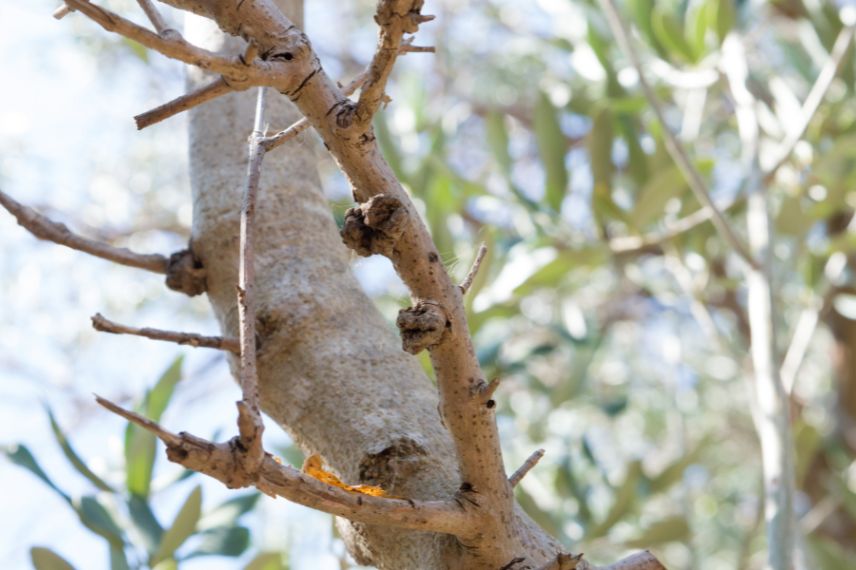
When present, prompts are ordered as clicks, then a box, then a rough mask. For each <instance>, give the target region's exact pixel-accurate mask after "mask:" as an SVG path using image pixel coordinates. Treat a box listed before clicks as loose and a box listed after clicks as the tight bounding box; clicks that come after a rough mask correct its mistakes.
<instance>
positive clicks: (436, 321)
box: [395, 301, 449, 354]
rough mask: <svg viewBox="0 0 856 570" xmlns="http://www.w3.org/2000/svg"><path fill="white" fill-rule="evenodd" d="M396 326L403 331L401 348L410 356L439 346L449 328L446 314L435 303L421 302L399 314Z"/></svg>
mask: <svg viewBox="0 0 856 570" xmlns="http://www.w3.org/2000/svg"><path fill="white" fill-rule="evenodd" d="M395 324H397V325H398V329H399V330H400V331H401V346H402V348H403V349H404V350H405V351H406V352H409V353H410V354H418V353H420V352H422V351H423V350H425V349H426V348H427V349H430V348H433V347H434V346H436V345H438V344H439V343H440V341H441V340H442V338H443V334H444V333H445V332H446V330H447V329H448V327H449V319H448V317H446V312H445V311H443V308H442V307H440V305H438V304H437V303H436V302H434V301H419V302H418V303H416V306H415V307H409V308H407V309H402V310H401V311H399V312H398V319H396V321H395Z"/></svg>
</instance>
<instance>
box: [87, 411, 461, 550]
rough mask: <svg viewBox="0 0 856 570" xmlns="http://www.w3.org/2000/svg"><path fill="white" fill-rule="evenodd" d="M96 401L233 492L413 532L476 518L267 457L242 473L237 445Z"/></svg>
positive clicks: (455, 530) (448, 529)
mask: <svg viewBox="0 0 856 570" xmlns="http://www.w3.org/2000/svg"><path fill="white" fill-rule="evenodd" d="M95 400H96V401H97V402H98V403H99V404H101V405H102V406H104V407H105V408H107V409H108V410H110V411H111V412H113V413H114V414H117V415H119V416H122V417H123V418H125V419H126V420H128V421H130V422H132V423H134V424H136V425H138V426H140V427H142V428H143V429H145V430H147V431H149V432H151V433H153V434H154V435H155V436H157V437H158V439H160V440H161V441H162V442H163V443H164V444H165V445H166V452H167V456H168V457H169V458H170V460H171V461H174V462H175V463H178V464H180V465H183V466H184V467H186V468H187V469H192V470H193V471H198V472H199V473H203V474H205V475H208V476H209V477H213V478H214V479H217V480H218V481H220V482H221V483H223V484H225V485H226V486H227V487H229V488H232V489H234V488H239V487H247V486H254V487H256V488H257V489H258V490H260V491H262V492H263V493H266V494H268V495H270V496H273V497H283V498H285V499H288V500H289V501H294V502H295V503H298V504H301V505H304V506H307V507H310V508H313V509H317V510H319V511H323V512H325V513H330V514H333V515H337V516H341V517H345V518H347V519H349V520H353V521H357V522H364V523H369V524H383V525H391V526H395V527H399V528H406V529H412V530H422V531H432V532H442V533H449V534H465V533H464V532H463V531H471V530H472V527H473V520H472V517H471V516H470V515H469V514H468V513H467V512H466V511H464V510H463V509H462V508H461V507H459V506H458V505H457V503H455V502H454V501H414V500H404V499H395V498H391V497H376V496H370V495H364V494H360V493H353V492H348V491H346V490H344V489H339V488H337V487H334V486H332V485H328V484H326V483H323V482H321V481H319V480H318V479H315V478H314V477H310V476H309V475H306V474H304V473H302V472H301V471H299V470H297V469H295V468H293V467H291V466H288V465H283V464H282V463H281V462H280V461H279V460H278V459H276V458H275V457H273V456H272V455H270V454H269V453H266V454H265V455H264V457H263V458H262V461H261V464H260V466H259V469H258V471H257V472H255V473H248V472H246V471H245V470H244V467H243V466H244V465H245V464H246V461H245V459H244V457H243V455H244V454H245V453H246V451H245V450H244V449H243V446H242V445H240V444H238V443H237V442H236V441H235V440H231V441H228V442H225V443H213V442H210V441H208V440H205V439H202V438H199V437H196V436H194V435H191V434H188V433H184V432H182V433H179V434H175V433H172V432H170V431H169V430H167V429H164V428H163V427H161V426H160V425H159V424H157V423H156V422H153V421H151V420H149V419H148V418H145V417H143V416H141V415H139V414H137V413H135V412H132V411H130V410H126V409H124V408H122V407H121V406H118V405H116V404H114V403H113V402H111V401H109V400H106V399H104V398H102V397H100V396H95Z"/></svg>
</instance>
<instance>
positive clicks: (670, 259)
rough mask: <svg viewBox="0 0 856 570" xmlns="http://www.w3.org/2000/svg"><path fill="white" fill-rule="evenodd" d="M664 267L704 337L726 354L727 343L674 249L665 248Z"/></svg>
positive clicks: (687, 269)
mask: <svg viewBox="0 0 856 570" xmlns="http://www.w3.org/2000/svg"><path fill="white" fill-rule="evenodd" d="M665 250H666V256H665V262H666V263H665V265H666V269H667V270H668V271H669V272H670V273H671V274H672V276H673V277H674V278H675V281H676V282H677V283H678V286H679V287H680V288H681V289H683V292H684V294H685V295H686V296H687V298H688V299H689V300H690V311H691V312H692V314H693V317H694V318H695V320H696V322H698V325H699V326H700V327H701V329H702V331H704V333H705V335H706V336H708V337H709V338H710V340H711V341H713V342H714V343H715V344H716V347H717V348H718V349H719V351H720V352H722V353H724V354H725V353H727V350H726V349H727V346H728V344H727V342H726V339H725V338H724V337H723V335H722V333H721V332H720V330H719V329H718V328H717V326H716V322H715V321H714V319H713V315H712V314H711V313H710V309H708V306H707V304H706V303H705V301H704V299H702V297H701V291H699V288H698V287H696V286H695V284H694V283H693V276H692V273H691V272H690V270H689V268H688V267H687V266H686V264H685V263H684V261H683V259H681V255H680V253H679V252H678V251H677V249H676V248H675V247H666V248H665Z"/></svg>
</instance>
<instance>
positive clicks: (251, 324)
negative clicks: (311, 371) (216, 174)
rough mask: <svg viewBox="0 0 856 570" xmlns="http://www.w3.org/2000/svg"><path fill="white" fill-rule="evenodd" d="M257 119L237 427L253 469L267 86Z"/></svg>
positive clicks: (246, 228) (257, 442) (245, 222)
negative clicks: (257, 281)
mask: <svg viewBox="0 0 856 570" xmlns="http://www.w3.org/2000/svg"><path fill="white" fill-rule="evenodd" d="M258 90H259V91H258V99H257V102H256V118H255V122H254V124H253V132H252V134H251V135H250V142H249V151H248V155H249V160H248V164H247V185H246V188H245V191H244V201H243V206H242V208H241V256H240V257H241V259H240V268H239V272H238V321H239V327H240V335H241V337H240V339H241V369H240V375H239V379H240V383H241V392H242V394H243V399H242V400H241V401H240V402H238V429H239V431H240V434H241V440H242V442H243V443H244V446H245V448H246V449H247V460H248V461H249V467H248V468H249V470H251V471H254V470H257V469H258V468H259V466H260V465H261V462H262V459H263V458H264V448H263V447H262V433H263V432H264V422H263V421H262V418H261V414H260V412H259V385H258V377H259V375H258V370H257V367H256V298H255V265H254V264H255V232H256V227H255V214H256V197H257V196H258V191H259V180H260V179H261V173H262V161H263V160H264V157H265V147H264V146H263V145H262V144H261V143H260V141H261V138H262V136H263V131H264V113H265V88H264V87H259V88H258Z"/></svg>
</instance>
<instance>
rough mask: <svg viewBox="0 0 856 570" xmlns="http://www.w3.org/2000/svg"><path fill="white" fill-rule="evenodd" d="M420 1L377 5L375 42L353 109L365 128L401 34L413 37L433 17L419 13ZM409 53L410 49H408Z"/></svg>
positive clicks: (381, 98) (392, 0)
mask: <svg viewBox="0 0 856 570" xmlns="http://www.w3.org/2000/svg"><path fill="white" fill-rule="evenodd" d="M419 8H421V2H419V3H418V4H417V3H416V2H414V1H413V0H381V1H380V2H378V5H377V13H376V14H375V22H377V24H378V26H379V28H380V29H379V30H378V43H377V49H376V50H375V54H374V57H373V58H372V62H371V64H370V65H369V74H368V79H367V80H366V84H365V86H364V87H363V90H362V92H361V93H360V99H359V101H358V102H357V106H356V112H355V115H356V118H357V121H359V122H361V123H362V124H364V125H368V124H369V123H370V122H371V120H372V117H373V116H374V114H375V113H376V112H377V110H378V109H379V108H380V105H381V103H383V101H384V99H385V97H386V95H385V94H384V90H385V89H386V83H387V80H388V79H389V75H390V73H392V68H393V67H394V66H395V60H396V58H397V57H398V54H399V53H400V50H401V46H402V41H403V39H404V34H405V33H410V34H415V33H416V31H417V30H418V29H419V24H421V23H424V22H430V21H431V20H433V19H434V16H423V15H421V14H420V13H419V11H418V10H419ZM408 49H410V50H411V51H413V49H412V46H410V48H408Z"/></svg>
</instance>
